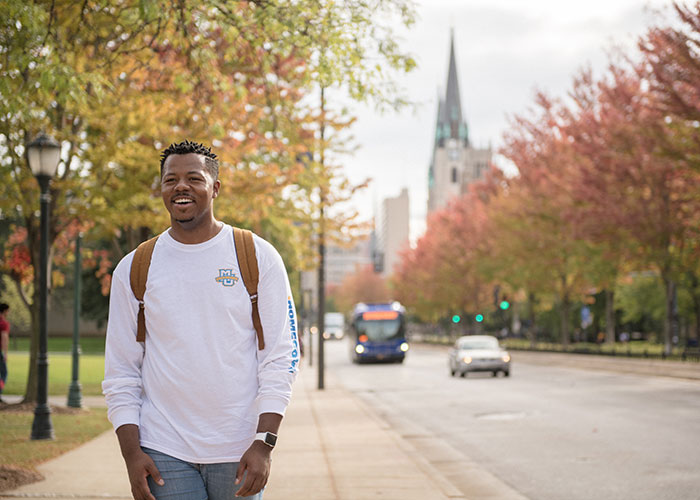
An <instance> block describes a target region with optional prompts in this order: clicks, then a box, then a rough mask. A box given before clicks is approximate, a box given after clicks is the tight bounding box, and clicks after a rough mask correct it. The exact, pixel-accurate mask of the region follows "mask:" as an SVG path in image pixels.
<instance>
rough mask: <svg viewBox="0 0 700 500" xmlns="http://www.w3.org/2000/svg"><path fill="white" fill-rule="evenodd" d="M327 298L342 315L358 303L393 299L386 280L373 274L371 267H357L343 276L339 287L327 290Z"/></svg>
mask: <svg viewBox="0 0 700 500" xmlns="http://www.w3.org/2000/svg"><path fill="white" fill-rule="evenodd" d="M328 296H329V298H331V300H333V301H334V302H335V304H336V306H337V307H338V310H339V311H341V312H344V313H349V312H350V311H352V308H353V307H354V306H355V304H357V303H359V302H365V303H372V302H388V301H390V300H392V298H393V297H392V294H391V291H390V290H389V287H388V286H387V283H386V280H385V279H384V278H382V276H381V275H380V274H378V273H376V272H374V269H373V267H372V266H371V265H366V266H362V267H359V268H358V269H357V270H356V271H355V272H354V273H352V274H348V275H347V276H345V278H344V279H343V282H342V283H341V284H340V285H338V286H337V287H333V288H330V289H329V291H328Z"/></svg>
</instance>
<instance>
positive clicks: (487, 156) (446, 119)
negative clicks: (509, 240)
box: [428, 33, 491, 214]
mask: <svg viewBox="0 0 700 500" xmlns="http://www.w3.org/2000/svg"><path fill="white" fill-rule="evenodd" d="M490 164H491V149H490V148H488V149H477V148H474V147H472V144H471V142H470V141H469V127H468V126H467V122H466V119H465V118H464V115H463V114H462V105H461V99H460V92H459V81H458V78H457V62H456V60H455V47H454V33H452V34H451V37H450V65H449V69H448V72H447V90H446V92H445V97H444V98H443V97H439V98H438V109H437V120H436V124H435V143H434V145H433V156H432V159H431V163H430V168H429V170H428V214H430V213H431V212H434V211H435V210H439V209H441V208H443V207H445V205H447V202H448V201H449V200H450V198H453V197H455V196H459V195H461V194H463V193H465V192H466V191H467V186H468V185H469V184H470V183H472V182H474V181H475V180H478V179H480V178H481V177H483V175H484V173H485V172H486V171H487V170H488V169H489V168H490Z"/></svg>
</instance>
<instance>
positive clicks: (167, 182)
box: [163, 179, 175, 184]
mask: <svg viewBox="0 0 700 500" xmlns="http://www.w3.org/2000/svg"><path fill="white" fill-rule="evenodd" d="M171 182H175V179H164V180H163V184H170V183H171Z"/></svg>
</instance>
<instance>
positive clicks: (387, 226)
mask: <svg viewBox="0 0 700 500" xmlns="http://www.w3.org/2000/svg"><path fill="white" fill-rule="evenodd" d="M378 236H379V238H378V239H379V241H378V242H377V243H378V245H377V246H378V247H379V252H380V254H381V256H382V257H383V259H382V261H383V265H382V268H383V269H382V271H383V274H384V275H385V276H391V275H392V274H393V272H394V269H395V268H396V266H397V265H398V263H399V261H400V255H399V253H400V252H401V250H403V249H404V248H406V247H407V246H408V237H409V203H408V189H406V188H403V189H402V190H401V194H399V195H398V196H396V197H395V198H386V199H385V200H384V201H383V202H382V215H381V226H380V228H379V235H378Z"/></svg>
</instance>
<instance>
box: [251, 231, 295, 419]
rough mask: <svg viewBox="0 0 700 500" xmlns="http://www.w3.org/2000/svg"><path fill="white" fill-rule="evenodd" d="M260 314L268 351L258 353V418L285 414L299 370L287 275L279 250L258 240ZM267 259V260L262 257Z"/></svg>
mask: <svg viewBox="0 0 700 500" xmlns="http://www.w3.org/2000/svg"><path fill="white" fill-rule="evenodd" d="M256 247H257V253H258V256H259V257H258V265H259V266H260V267H261V273H260V279H259V282H258V311H259V313H260V322H261V324H262V327H263V336H264V338H265V349H263V350H262V351H258V394H257V398H256V403H257V410H258V415H259V414H261V413H278V414H280V415H284V412H285V410H286V408H287V405H288V404H289V400H290V398H291V395H292V383H293V382H294V379H295V378H296V375H297V372H298V370H299V353H300V349H299V336H298V335H299V333H298V325H297V317H296V311H295V309H294V299H293V297H292V292H291V289H290V287H289V279H288V277H287V272H286V270H285V268H284V263H283V262H282V257H280V255H279V253H278V252H277V250H275V249H274V248H273V247H272V245H270V244H269V243H268V242H266V241H264V240H262V239H260V238H257V237H256ZM261 257H263V258H261Z"/></svg>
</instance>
